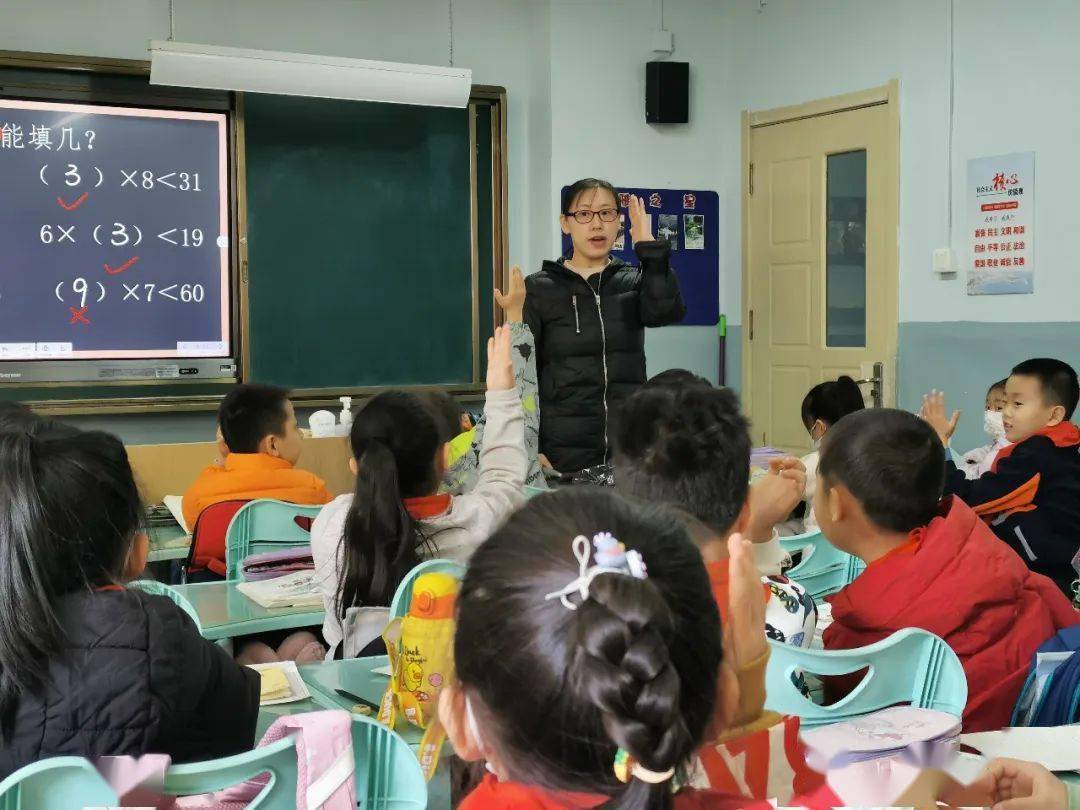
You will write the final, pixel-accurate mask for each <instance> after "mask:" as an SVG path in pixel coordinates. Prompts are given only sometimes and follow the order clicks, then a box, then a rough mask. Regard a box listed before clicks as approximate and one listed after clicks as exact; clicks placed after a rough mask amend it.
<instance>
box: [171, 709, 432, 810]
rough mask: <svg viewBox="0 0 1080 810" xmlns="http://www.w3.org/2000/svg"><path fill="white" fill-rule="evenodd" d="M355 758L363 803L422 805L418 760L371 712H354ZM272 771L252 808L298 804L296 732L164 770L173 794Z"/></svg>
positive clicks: (397, 807) (400, 809) (399, 809)
mask: <svg viewBox="0 0 1080 810" xmlns="http://www.w3.org/2000/svg"><path fill="white" fill-rule="evenodd" d="M352 721H353V722H352V744H353V757H354V759H355V760H356V771H355V778H356V799H357V806H358V807H362V808H393V809H394V810H413V808H415V810H423V808H425V807H427V800H428V793H427V783H426V782H425V781H424V774H423V772H422V771H421V770H420V762H419V760H417V758H416V754H415V753H413V751H412V749H411V748H410V747H409V745H408V743H406V742H405V740H403V739H402V738H401V737H400V736H399V735H398V734H396V733H394V732H393V731H391V730H390V729H388V728H387V727H386V726H384V725H382V724H381V723H379V722H377V721H376V720H374V719H372V718H368V717H361V716H359V715H353V717H352ZM261 773H269V775H270V779H269V781H268V783H267V785H266V786H265V787H264V788H263V790H262V792H261V793H259V795H258V796H257V797H256V798H255V800H254V801H252V802H251V803H250V804H249V805H248V810H255V809H256V808H257V809H258V810H278V808H281V809H282V810H285V809H286V808H289V810H291V808H295V807H296V790H297V775H296V746H295V743H294V740H293V738H292V737H289V738H287V739H283V740H278V741H277V742H275V743H272V744H270V745H267V746H264V747H261V748H256V749H255V750H253V751H247V752H245V753H243V754H237V755H235V756H231V757H224V758H223V759H216V760H211V761H209V762H197V763H193V764H190V765H174V766H173V767H171V768H169V770H168V771H167V772H166V773H165V792H166V793H167V794H169V795H172V796H190V795H193V794H199V793H212V792H214V791H217V790H222V789H223V788H227V787H229V786H231V785H235V784H237V783H239V782H243V781H244V780H247V779H251V778H252V777H253V776H257V775H258V774H261Z"/></svg>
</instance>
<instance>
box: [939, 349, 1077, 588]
mask: <svg viewBox="0 0 1080 810" xmlns="http://www.w3.org/2000/svg"><path fill="white" fill-rule="evenodd" d="M1078 399H1080V385H1078V383H1077V378H1076V372H1075V371H1074V370H1073V368H1072V367H1071V366H1070V365H1068V364H1067V363H1064V362H1062V361H1061V360H1054V359H1050V358H1036V359H1033V360H1027V361H1025V362H1023V363H1020V364H1019V365H1017V366H1016V367H1015V368H1014V369H1013V370H1012V374H1010V375H1009V378H1008V381H1007V382H1006V384H1005V409H1004V411H1003V412H1002V414H1003V417H1004V418H1003V422H1004V425H1005V438H1006V439H1007V440H1008V441H1010V442H1011V443H1012V444H1010V445H1009V446H1007V447H1004V448H1002V449H1001V450H1000V451H998V454H997V457H996V458H995V459H994V463H993V465H992V466H991V469H990V471H989V472H988V473H986V474H985V475H983V476H981V477H980V478H978V479H976V480H973V481H969V480H968V479H967V478H966V477H965V475H964V472H963V470H960V469H957V467H956V465H955V464H953V462H952V461H951V460H950V461H949V462H948V475H947V476H946V480H945V492H946V494H954V495H958V496H959V497H960V498H962V499H963V500H964V501H965V502H966V503H967V504H969V505H970V506H971V507H972V508H973V509H974V510H975V512H976V514H978V515H979V516H980V517H982V518H984V519H985V520H987V521H989V522H990V525H991V526H992V527H993V529H994V533H995V534H997V536H998V537H1000V538H1001V539H1002V540H1004V541H1005V542H1006V543H1008V544H1009V545H1010V546H1011V547H1012V548H1013V549H1014V550H1015V551H1016V552H1017V554H1019V555H1020V556H1021V557H1022V558H1023V559H1024V561H1025V562H1026V563H1027V564H1028V566H1029V567H1030V568H1031V570H1033V571H1037V572H1038V573H1040V574H1045V575H1046V576H1048V577H1050V578H1051V579H1052V580H1054V582H1056V583H1057V585H1058V587H1059V588H1061V590H1062V591H1063V592H1064V593H1065V594H1066V595H1067V596H1071V595H1072V594H1073V592H1074V591H1073V582H1074V581H1075V580H1076V579H1077V576H1078V571H1077V568H1076V567H1075V566H1076V562H1075V561H1076V560H1078V559H1080V558H1078V554H1080V428H1077V426H1076V425H1075V424H1074V423H1073V422H1072V421H1071V420H1072V417H1073V413H1074V412H1075V410H1076V405H1077V400H1078ZM945 414H946V411H945V398H944V395H943V394H940V393H938V392H936V391H935V392H933V393H932V394H930V395H928V396H926V397H924V399H923V411H922V415H923V417H924V418H925V419H926V420H927V421H928V422H929V423H930V424H931V425H932V426H933V428H934V430H936V431H937V433H938V436H939V437H940V438H941V441H942V443H944V444H945V445H948V443H949V441H950V439H951V438H952V435H953V432H954V431H955V430H956V424H957V422H958V420H959V418H960V414H959V412H954V413H953V414H952V417H951V418H950V417H947V416H946V415H945Z"/></svg>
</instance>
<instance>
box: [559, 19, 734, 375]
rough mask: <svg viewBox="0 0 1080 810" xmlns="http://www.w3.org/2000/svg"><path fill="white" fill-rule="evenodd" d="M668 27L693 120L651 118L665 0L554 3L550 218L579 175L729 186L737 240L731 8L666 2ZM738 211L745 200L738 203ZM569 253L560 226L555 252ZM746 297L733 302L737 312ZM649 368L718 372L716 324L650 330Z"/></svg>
mask: <svg viewBox="0 0 1080 810" xmlns="http://www.w3.org/2000/svg"><path fill="white" fill-rule="evenodd" d="M664 22H665V27H666V28H667V29H668V30H669V31H672V32H673V33H674V36H675V53H674V55H673V56H672V57H671V58H672V59H674V60H678V61H688V62H690V123H689V124H669V125H650V124H646V123H645V62H647V61H649V60H651V59H652V58H654V54H653V52H652V50H651V48H652V39H651V36H652V32H653V31H655V30H656V28H657V23H658V20H657V4H656V0H588V2H582V0H553V2H552V4H551V43H552V44H551V196H550V198H549V209H548V210H549V217H550V221H551V222H553V223H554V222H555V220H556V218H557V216H558V208H559V192H560V190H561V189H562V187H563V186H564V185H567V184H569V183H571V182H573V181H574V180H576V179H578V178H579V177H603V178H605V179H609V180H611V181H612V182H613V183H615V184H616V185H619V184H622V185H625V186H658V187H661V188H664V187H669V188H701V189H715V190H717V191H719V192H721V197H720V208H721V230H720V239H721V241H722V242H723V241H725V240H728V239H731V238H733V237H736V238H737V236H738V229H737V228H738V224H737V222H736V223H735V225H734V227H735V230H729V223H728V221H726V220H725V217H726V216H728V215H729V214H730V213H731V210H732V209H731V200H730V199H729V197H730V195H727V194H725V193H724V189H723V188H722V187H721V181H722V179H723V167H724V163H725V161H724V153H725V152H726V151H729V150H732V149H734V155H735V156H736V160H737V159H738V153H739V152H738V150H739V144H738V140H737V138H738V131H739V130H738V126H737V125H736V126H735V127H734V130H733V133H734V136H735V138H736V140H735V141H734V143H732V142H731V140H730V135H731V133H728V132H726V131H725V129H726V128H725V126H724V123H725V116H730V115H732V114H734V115H735V118H736V121H737V120H738V115H737V113H733V109H734V108H733V107H732V100H731V96H730V89H731V85H730V82H729V81H728V73H729V69H728V67H729V65H728V61H729V47H728V41H727V34H726V30H727V28H726V25H725V20H724V4H723V3H720V2H716V0H667V2H666V3H665V19H664ZM734 208H735V210H736V211H737V209H738V196H737V194H736V196H735V200H734ZM560 250H561V245H560V243H559V236H558V231H557V230H554V229H553V230H552V231H551V236H550V240H549V244H548V251H549V253H550V255H552V256H557V255H559V252H560ZM738 309H739V302H738V299H727V300H724V299H723V297H722V300H721V306H720V310H721V312H724V311H726V312H728V313H734V312H737V311H738ZM646 354H647V356H648V360H649V372H650V374H654V373H656V372H657V371H660V370H662V369H664V368H670V367H672V366H682V367H687V368H690V369H691V370H693V371H696V372H697V373H699V374H702V375H704V376H706V377H708V378H709V379H713V380H715V379H716V377H717V365H718V360H719V350H718V342H717V336H716V329H715V328H713V327H701V326H688V327H665V328H663V329H650V330H648V331H647V333H646Z"/></svg>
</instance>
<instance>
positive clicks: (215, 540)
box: [183, 500, 250, 582]
mask: <svg viewBox="0 0 1080 810" xmlns="http://www.w3.org/2000/svg"><path fill="white" fill-rule="evenodd" d="M248 503H250V501H248V500H236V501H221V502H220V503H215V504H211V505H210V506H208V507H206V508H205V509H203V510H202V512H201V513H200V514H199V517H198V519H197V520H196V521H195V527H194V528H193V529H192V530H191V550H190V551H188V558H187V562H185V563H184V571H183V573H184V582H195V581H199V580H201V581H207V580H221V579H223V578H224V577H225V573H226V568H225V536H226V534H227V533H228V531H229V524H230V523H232V519H233V518H234V517H235V516H236V513H237V512H239V511H240V509H241V508H242V507H244V506H246V505H247V504H248Z"/></svg>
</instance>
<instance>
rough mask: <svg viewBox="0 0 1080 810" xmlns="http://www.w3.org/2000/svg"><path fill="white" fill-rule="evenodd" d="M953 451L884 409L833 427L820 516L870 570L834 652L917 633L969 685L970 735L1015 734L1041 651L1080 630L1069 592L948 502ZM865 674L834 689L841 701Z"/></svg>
mask: <svg viewBox="0 0 1080 810" xmlns="http://www.w3.org/2000/svg"><path fill="white" fill-rule="evenodd" d="M944 483H945V450H944V448H943V447H942V444H941V441H940V440H939V439H938V437H937V435H936V434H935V432H934V430H933V428H931V427H930V425H929V424H927V423H926V422H924V421H923V420H921V419H919V418H918V417H917V416H914V415H913V414H910V413H905V412H903V411H895V410H884V409H874V410H866V411H860V412H858V413H853V414H850V415H848V416H846V417H844V418H843V419H842V420H840V421H839V422H838V423H837V424H836V425H835V426H834V427H832V428H830V429H829V432H828V433H827V434H826V435H825V440H824V442H823V444H822V447H821V462H820V464H819V466H818V487H817V493H816V495H815V499H814V508H815V510H816V514H817V516H818V521H819V522H820V524H821V529H822V531H823V532H824V533H825V536H826V537H828V538H829V540H830V541H831V542H832V543H833V545H835V546H836V547H837V548H839V549H842V550H843V551H847V552H849V553H851V554H854V555H855V556H856V557H859V558H860V559H861V560H863V562H865V563H866V566H867V567H866V570H865V571H864V572H863V573H862V574H861V575H860V576H859V578H858V579H856V580H855V581H854V582H852V583H851V584H850V585H848V586H847V587H846V588H844V589H843V590H842V591H840V592H839V593H838V594H836V596H834V597H833V599H832V614H833V624H832V625H831V626H830V627H829V628H828V629H827V630H826V631H825V647H826V649H832V650H843V649H850V648H852V647H861V646H864V645H867V644H872V643H874V642H875V641H880V640H881V639H883V638H885V637H886V636H889V635H891V634H892V633H895V632H896V631H897V630H901V629H903V628H905V627H920V628H922V629H923V630H928V631H929V632H931V633H934V634H936V635H938V636H940V637H941V638H943V639H944V640H945V641H946V642H947V643H948V644H949V646H950V647H952V649H953V651H954V652H956V654H957V656H958V657H959V658H960V662H961V663H962V664H963V666H964V672H965V673H966V674H967V680H968V702H967V708H966V709H965V710H964V718H963V719H964V731H985V730H988V729H998V728H1002V727H1003V726H1007V725H1008V724H1009V718H1010V717H1011V715H1012V710H1013V706H1014V705H1015V703H1016V699H1017V696H1018V695H1019V693H1020V688H1021V686H1022V685H1023V683H1024V679H1025V677H1026V675H1027V670H1028V666H1029V665H1030V663H1031V656H1032V654H1033V653H1034V652H1035V649H1036V648H1037V647H1038V646H1039V645H1040V644H1042V643H1043V642H1044V641H1046V639H1048V638H1050V636H1052V635H1053V634H1054V633H1056V632H1057V631H1058V630H1060V629H1062V628H1064V627H1069V626H1071V625H1073V624H1077V623H1078V622H1080V615H1078V614H1077V612H1076V611H1075V610H1073V608H1072V606H1071V605H1070V604H1069V600H1068V599H1066V598H1065V597H1064V596H1063V595H1062V593H1061V592H1060V591H1059V590H1058V589H1057V588H1056V587H1055V585H1054V583H1053V582H1051V581H1050V580H1049V579H1047V578H1046V577H1044V576H1041V575H1039V574H1036V573H1033V572H1032V571H1030V570H1028V568H1027V566H1026V565H1024V561H1023V560H1021V559H1020V557H1018V556H1017V554H1016V552H1014V551H1013V550H1012V549H1010V548H1009V547H1008V546H1007V545H1006V544H1004V543H1002V542H1001V541H1000V540H998V538H997V537H996V536H995V535H994V533H993V531H992V530H991V529H990V527H989V526H987V525H986V524H985V523H984V522H983V521H982V520H980V519H979V517H978V516H977V515H976V514H975V513H974V512H973V511H972V510H971V508H970V507H969V506H967V505H966V504H965V503H964V502H963V501H961V500H960V499H959V498H954V497H949V498H946V499H944V500H941V501H940V502H939V499H940V498H941V493H942V488H943V486H944ZM859 677H860V676H858V675H856V676H843V677H842V678H836V679H828V681H827V683H826V692H827V694H829V695H830V697H833V698H836V697H839V696H841V695H843V694H845V693H846V692H847V691H850V689H851V688H853V687H854V685H855V684H856V683H858V680H859Z"/></svg>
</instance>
